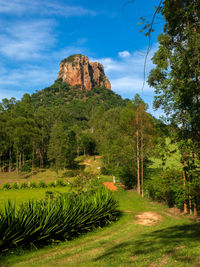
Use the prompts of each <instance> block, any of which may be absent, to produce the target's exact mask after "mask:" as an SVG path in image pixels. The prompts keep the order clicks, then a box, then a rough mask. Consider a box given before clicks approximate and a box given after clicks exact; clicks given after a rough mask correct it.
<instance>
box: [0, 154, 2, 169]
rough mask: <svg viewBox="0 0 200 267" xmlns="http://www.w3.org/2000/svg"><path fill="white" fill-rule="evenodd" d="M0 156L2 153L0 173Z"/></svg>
mask: <svg viewBox="0 0 200 267" xmlns="http://www.w3.org/2000/svg"><path fill="white" fill-rule="evenodd" d="M1 157H2V155H0V173H1V172H2V171H1V168H2V167H1Z"/></svg>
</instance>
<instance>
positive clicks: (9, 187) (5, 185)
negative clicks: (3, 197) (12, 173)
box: [3, 183, 11, 189]
mask: <svg viewBox="0 0 200 267" xmlns="http://www.w3.org/2000/svg"><path fill="white" fill-rule="evenodd" d="M3 189H11V185H10V184H9V183H4V184H3Z"/></svg>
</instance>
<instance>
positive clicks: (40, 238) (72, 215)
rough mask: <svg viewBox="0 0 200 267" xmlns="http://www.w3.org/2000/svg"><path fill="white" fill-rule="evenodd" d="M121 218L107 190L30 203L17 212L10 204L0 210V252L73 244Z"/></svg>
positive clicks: (13, 204)
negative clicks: (22, 247) (72, 240)
mask: <svg viewBox="0 0 200 267" xmlns="http://www.w3.org/2000/svg"><path fill="white" fill-rule="evenodd" d="M48 194H50V192H49V193H48ZM48 194H47V195H48ZM51 195H52V194H51ZM118 215H119V211H118V203H117V201H116V200H114V198H113V195H112V193H111V192H109V191H108V190H107V189H104V188H101V189H99V190H97V191H96V192H93V193H91V192H88V193H82V194H79V195H75V194H60V195H56V196H55V197H47V198H46V199H44V200H40V201H35V200H30V201H29V202H27V203H23V204H21V205H20V206H19V207H18V208H16V206H15V203H11V201H8V202H7V203H6V204H5V206H4V208H3V209H2V210H0V233H1V235H0V251H2V252H3V251H7V250H9V249H10V248H13V247H18V246H22V245H23V246H24V247H29V246H30V245H31V244H32V245H33V244H34V245H35V246H37V245H41V244H47V243H50V242H52V241H53V240H57V241H58V240H60V241H61V240H70V239H73V238H74V237H76V236H78V235H79V234H81V233H84V232H88V231H92V230H93V229H94V228H96V227H102V226H104V225H106V224H108V223H110V222H111V221H114V220H116V219H117V217H118Z"/></svg>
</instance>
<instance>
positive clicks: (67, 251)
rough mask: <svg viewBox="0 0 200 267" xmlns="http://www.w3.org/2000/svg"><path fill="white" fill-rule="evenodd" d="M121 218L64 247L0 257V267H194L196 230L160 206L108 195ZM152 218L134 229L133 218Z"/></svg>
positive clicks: (199, 232) (199, 254)
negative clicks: (151, 214) (144, 214)
mask: <svg viewBox="0 0 200 267" xmlns="http://www.w3.org/2000/svg"><path fill="white" fill-rule="evenodd" d="M114 194H115V198H116V199H118V200H119V202H120V209H121V210H122V211H123V213H122V214H123V215H122V217H121V218H120V219H119V221H118V222H117V223H113V224H111V225H110V226H108V227H106V228H103V229H98V230H96V231H95V232H92V233H89V234H87V235H84V236H81V237H80V238H77V239H76V240H73V241H70V242H63V243H60V244H59V245H54V246H51V247H50V246H49V247H45V248H41V249H36V248H35V249H33V250H32V251H18V252H17V254H16V252H15V254H13V255H9V256H8V255H7V256H6V257H3V256H2V257H1V259H0V260H1V266H54V265H57V266H66V265H67V266H181V267H182V266H199V264H200V242H199V241H200V227H199V224H197V223H195V222H194V221H192V218H186V217H184V216H180V215H174V214H172V213H170V212H169V210H168V209H167V207H165V206H164V205H161V204H158V203H153V202H151V201H149V200H146V199H142V198H141V197H139V196H137V194H136V193H135V192H132V191H124V190H122V189H120V190H118V191H117V192H115V193H114ZM147 211H148V212H150V211H151V212H154V213H156V214H158V215H160V216H161V220H160V221H158V222H157V223H156V224H155V225H151V226H148V225H139V224H137V220H136V217H135V215H136V214H138V213H141V212H147Z"/></svg>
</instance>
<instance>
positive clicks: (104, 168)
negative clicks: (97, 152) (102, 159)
mask: <svg viewBox="0 0 200 267" xmlns="http://www.w3.org/2000/svg"><path fill="white" fill-rule="evenodd" d="M101 174H103V175H111V174H112V173H111V170H110V169H108V168H106V167H105V166H103V167H101Z"/></svg>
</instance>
